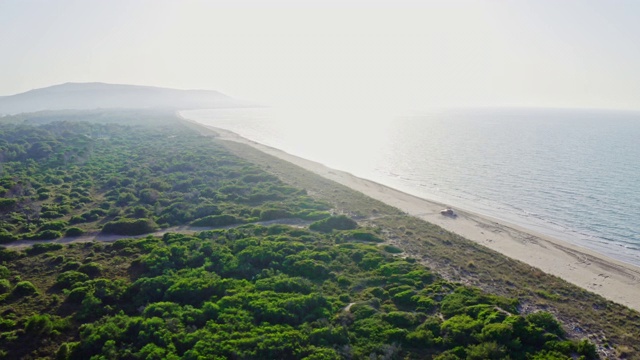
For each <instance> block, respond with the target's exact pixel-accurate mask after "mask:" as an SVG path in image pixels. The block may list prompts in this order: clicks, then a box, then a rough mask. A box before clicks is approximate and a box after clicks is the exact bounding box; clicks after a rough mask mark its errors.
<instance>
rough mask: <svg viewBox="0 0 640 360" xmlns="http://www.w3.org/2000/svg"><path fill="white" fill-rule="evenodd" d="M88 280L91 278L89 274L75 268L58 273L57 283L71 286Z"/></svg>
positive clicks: (63, 286)
mask: <svg viewBox="0 0 640 360" xmlns="http://www.w3.org/2000/svg"><path fill="white" fill-rule="evenodd" d="M87 280H89V276H88V275H87V274H84V273H81V272H79V271H75V270H69V271H65V272H63V273H62V274H60V275H58V278H57V279H56V285H58V286H60V287H62V288H70V287H73V286H74V285H75V284H77V283H80V282H85V281H87Z"/></svg>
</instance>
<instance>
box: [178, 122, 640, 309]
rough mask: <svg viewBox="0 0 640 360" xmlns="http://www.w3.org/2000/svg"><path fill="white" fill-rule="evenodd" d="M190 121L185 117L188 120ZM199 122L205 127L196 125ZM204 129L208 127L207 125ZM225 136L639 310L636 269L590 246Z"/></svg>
mask: <svg viewBox="0 0 640 360" xmlns="http://www.w3.org/2000/svg"><path fill="white" fill-rule="evenodd" d="M188 121H189V120H188ZM198 125H201V126H205V125H202V124H199V123H198ZM207 127H208V126H207ZM212 129H213V130H215V131H216V132H217V133H219V134H220V136H221V138H223V139H225V140H232V141H236V142H241V143H244V144H247V145H250V146H252V147H254V148H255V149H258V150H260V151H262V152H265V153H267V154H270V155H273V156H276V157H278V158H280V159H282V160H285V161H288V162H291V163H293V164H295V165H298V166H300V167H302V168H304V169H306V170H309V171H311V172H313V173H315V174H318V175H320V176H323V177H325V178H328V179H331V180H333V181H335V182H337V183H339V184H342V185H345V186H347V187H349V188H351V189H353V190H356V191H359V192H362V193H364V194H365V195H367V196H370V197H372V198H374V199H377V200H380V201H382V202H384V203H386V204H388V205H391V206H394V207H396V208H398V209H400V210H402V211H404V212H406V213H408V214H410V215H413V216H416V217H418V218H420V219H423V220H426V221H428V222H431V223H434V224H437V225H439V226H441V227H443V228H445V229H447V230H449V231H451V232H454V233H456V234H458V235H461V236H463V237H465V238H467V239H470V240H472V241H475V242H477V243H479V244H482V245H484V246H486V247H488V248H490V249H493V250H495V251H498V252H500V253H502V254H504V255H506V256H509V257H511V258H513V259H517V260H520V261H523V262H525V263H527V264H529V265H531V266H534V267H537V268H539V269H540V270H542V271H544V272H547V273H549V274H553V275H555V276H558V277H560V278H562V279H564V280H566V281H568V282H571V283H573V284H575V285H577V286H580V287H582V288H584V289H588V290H590V291H593V292H594V293H597V294H599V295H602V296H603V297H605V298H607V299H609V300H612V301H614V302H617V303H620V304H623V305H626V306H628V307H630V308H632V309H635V310H638V311H640V268H639V267H636V266H633V265H631V264H626V263H623V262H620V261H617V260H614V259H611V258H608V257H606V256H604V255H601V254H599V253H596V252H594V251H592V250H589V249H586V248H581V247H578V246H575V245H572V244H569V243H567V242H565V241H561V240H558V239H554V238H551V237H549V236H545V235H542V234H538V233H535V232H533V231H530V230H527V229H524V228H522V227H519V226H516V225H513V224H509V223H506V222H504V221H500V220H498V219H492V218H489V217H486V216H481V215H479V214H475V213H472V212H468V211H463V210H461V209H456V213H457V214H458V216H457V217H456V218H449V217H444V216H442V215H441V214H440V210H441V209H442V208H443V207H445V205H444V204H441V203H437V202H434V201H429V200H426V199H422V198H419V197H416V196H413V195H410V194H407V193H404V192H402V191H398V190H395V189H393V188H390V187H387V186H384V185H381V184H378V183H376V182H373V181H369V180H366V179H362V178H359V177H356V176H353V175H351V174H349V173H347V172H343V171H339V170H335V169H331V168H328V167H326V166H324V165H322V164H319V163H316V162H313V161H309V160H306V159H303V158H300V157H297V156H294V155H291V154H288V153H286V152H284V151H281V150H278V149H275V148H272V147H269V146H265V145H262V144H259V143H256V142H254V141H251V140H248V139H245V138H243V137H241V136H239V135H237V134H235V133H233V132H230V131H227V130H223V129H218V128H212Z"/></svg>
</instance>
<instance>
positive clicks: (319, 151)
mask: <svg viewBox="0 0 640 360" xmlns="http://www.w3.org/2000/svg"><path fill="white" fill-rule="evenodd" d="M182 115H183V116H185V117H187V118H190V119H193V120H196V121H198V122H201V123H203V124H207V125H212V126H216V127H220V128H224V129H228V130H231V131H233V132H236V133H238V134H239V135H241V136H243V137H246V138H248V139H251V140H254V141H257V142H260V143H263V144H266V145H269V146H273V147H276V148H279V149H282V150H284V151H287V152H289V153H291V154H294V155H298V156H301V157H304V158H307V159H310V160H314V161H317V162H320V163H323V164H325V165H327V166H330V167H333V168H337V169H340V170H344V171H348V172H350V173H352V174H354V175H357V176H361V177H364V178H368V179H371V180H374V181H377V182H380V183H382V184H385V185H389V186H391V187H394V188H397V189H400V190H403V191H406V192H408V193H411V194H414V195H417V196H420V197H424V198H427V199H432V200H436V201H440V202H443V203H446V204H450V205H451V206H454V207H458V208H462V209H467V210H471V211H474V212H477V213H480V214H484V215H488V216H492V217H494V218H499V219H503V220H506V221H508V222H511V223H515V224H518V225H521V226H523V227H526V228H529V229H532V230H535V231H538V232H542V233H545V234H548V235H552V236H554V237H557V238H560V239H563V240H566V241H570V242H572V243H575V244H578V245H581V246H584V247H588V248H591V249H594V250H596V251H599V252H601V253H604V254H606V255H608V256H611V257H613V258H616V259H619V260H622V261H625V262H629V263H633V264H636V265H640V113H637V112H636V113H633V112H612V111H586V110H584V111H582V110H540V109H517V110H514V109H491V110H488V109H481V110H441V111H433V112H426V113H420V114H413V115H410V116H407V115H405V116H395V115H392V114H389V113H381V112H378V111H369V112H345V111H335V112H327V111H318V110H307V111H297V112H295V111H294V112H292V111H283V110H276V109H224V110H196V111H186V112H183V113H182Z"/></svg>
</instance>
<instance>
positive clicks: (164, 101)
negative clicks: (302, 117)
mask: <svg viewBox="0 0 640 360" xmlns="http://www.w3.org/2000/svg"><path fill="white" fill-rule="evenodd" d="M247 106H255V105H254V104H251V103H249V102H247V101H242V100H238V99H234V98H232V97H230V96H227V95H225V94H223V93H221V92H219V91H215V90H179V89H171V88H164V87H155V86H146V85H128V84H109V83H102V82H87V83H78V82H67V83H63V84H57V85H52V86H48V87H44V88H38V89H32V90H28V91H25V92H22V93H19V94H14V95H8V96H0V114H17V113H25V112H35V111H42V110H76V109H77V110H85V109H110V108H121V109H122V108H127V109H149V108H169V109H176V110H183V109H184V110H186V109H206V108H223V107H247Z"/></svg>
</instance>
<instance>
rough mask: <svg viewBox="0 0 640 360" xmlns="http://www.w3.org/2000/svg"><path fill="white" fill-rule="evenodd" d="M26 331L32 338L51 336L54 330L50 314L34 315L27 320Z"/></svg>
mask: <svg viewBox="0 0 640 360" xmlns="http://www.w3.org/2000/svg"><path fill="white" fill-rule="evenodd" d="M24 330H25V332H26V333H27V334H28V335H31V336H40V335H49V333H51V330H53V322H51V318H50V317H49V315H48V314H42V315H33V316H31V317H30V318H29V320H27V325H26V326H25V329H24Z"/></svg>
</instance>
